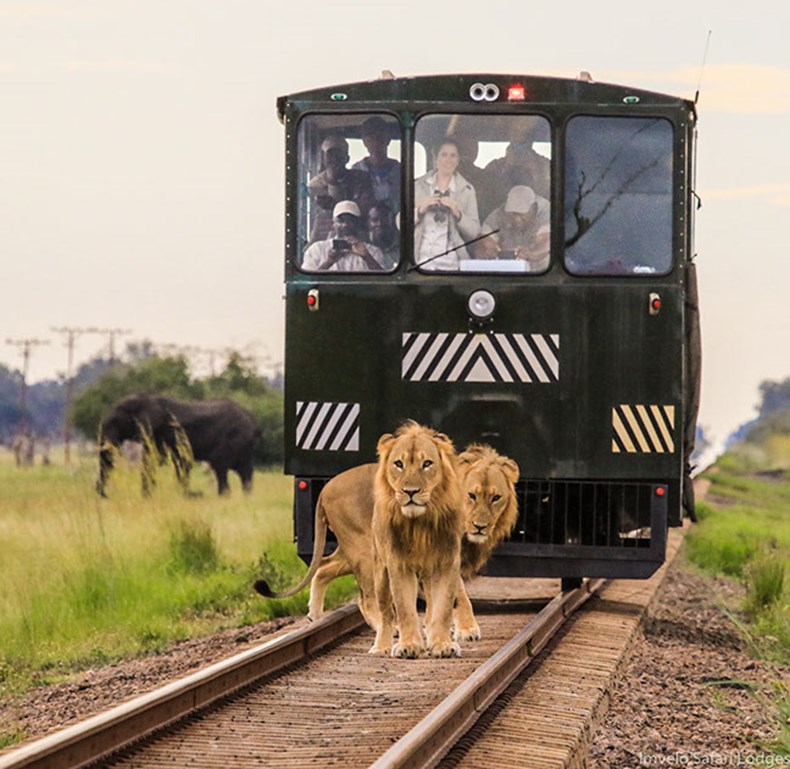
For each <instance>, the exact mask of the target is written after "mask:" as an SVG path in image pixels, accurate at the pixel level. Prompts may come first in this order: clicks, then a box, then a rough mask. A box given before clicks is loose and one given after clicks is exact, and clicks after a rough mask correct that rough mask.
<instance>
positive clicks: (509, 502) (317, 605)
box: [255, 444, 519, 641]
mask: <svg viewBox="0 0 790 769" xmlns="http://www.w3.org/2000/svg"><path fill="white" fill-rule="evenodd" d="M377 467H378V465H376V464H375V463H370V464H365V465H359V466H358V467H353V468H351V469H350V470H346V471H345V472H342V473H340V474H339V475H336V476H335V477H334V478H333V479H332V480H330V481H329V482H328V483H327V484H326V486H324V488H323V490H322V491H321V494H320V496H319V497H318V502H317V505H316V510H315V540H314V545H313V558H312V561H311V563H310V567H309V569H308V571H307V573H306V574H305V576H304V577H303V579H302V580H301V582H300V583H299V584H298V585H297V586H296V587H294V588H291V589H290V590H287V591H285V592H282V593H273V592H272V591H271V589H270V588H269V586H268V585H267V584H266V582H265V581H264V580H258V581H257V582H256V583H255V589H256V590H257V591H258V592H259V593H261V594H262V595H264V596H267V597H275V598H286V597H288V596H292V595H295V594H296V593H298V592H300V591H301V590H303V589H304V588H305V587H306V586H307V584H308V583H310V604H309V611H308V615H307V616H308V617H309V618H310V619H311V620H317V619H319V618H320V617H321V616H322V615H323V613H324V599H325V596H326V590H327V587H328V586H329V584H330V583H331V582H332V580H334V579H336V578H337V577H342V576H344V575H346V574H353V575H354V576H355V577H356V580H357V585H358V586H359V608H360V610H361V612H362V615H363V616H364V617H365V620H366V621H367V623H368V624H369V625H370V626H371V627H372V628H374V629H375V628H376V627H377V626H378V612H377V610H376V607H375V600H374V584H373V571H374V569H373V535H372V533H371V520H372V518H373V482H374V479H375V477H376V470H377ZM457 472H458V474H459V476H460V481H461V486H462V505H463V509H464V514H465V536H464V538H463V540H462V541H461V577H462V579H464V580H466V579H470V578H471V577H473V576H474V575H475V574H477V573H478V572H479V571H480V569H482V567H483V566H484V565H485V563H486V561H488V558H489V556H490V555H491V553H492V552H493V550H494V548H495V547H496V546H497V545H498V544H499V543H500V542H501V541H502V540H503V539H505V537H507V535H508V534H510V532H511V531H512V529H513V526H514V525H515V523H516V518H517V516H518V501H517V499H516V490H515V483H516V481H517V480H518V476H519V468H518V465H517V464H516V463H515V462H514V461H513V460H512V459H509V458H508V457H503V456H501V455H500V454H498V453H497V452H496V451H495V450H494V449H493V448H491V447H490V446H485V445H478V444H473V445H471V446H469V447H467V449H466V451H464V453H462V454H461V455H460V456H459V457H458V467H457ZM327 526H328V527H329V528H330V529H331V530H332V531H333V532H334V533H335V536H336V538H337V543H338V544H337V549H336V550H335V551H334V552H333V553H332V554H331V555H328V556H324V555H323V553H324V545H325V544H326V532H327ZM454 624H455V635H456V638H457V639H458V640H461V641H473V640H478V639H479V638H480V629H479V627H478V625H477V622H476V621H475V619H474V614H473V612H472V607H471V603H470V602H469V599H468V597H467V595H466V590H465V589H464V586H463V582H462V583H461V585H460V589H458V595H457V603H456V608H455V612H454Z"/></svg>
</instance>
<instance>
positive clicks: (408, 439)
mask: <svg viewBox="0 0 790 769" xmlns="http://www.w3.org/2000/svg"><path fill="white" fill-rule="evenodd" d="M452 453H453V447H452V443H451V442H450V439H449V438H447V436H446V435H443V434H442V433H436V432H433V431H431V430H429V429H427V428H422V427H416V428H415V429H410V430H407V431H406V432H404V433H403V434H400V435H399V434H397V433H396V434H395V435H394V436H393V435H387V436H383V437H382V439H381V440H380V441H379V456H380V462H381V463H382V466H383V469H384V472H385V477H386V480H387V483H388V484H389V486H390V488H391V489H392V492H393V494H394V496H395V499H396V501H397V502H398V504H399V505H400V510H401V512H402V513H403V515H405V516H406V517H407V518H417V517H418V516H421V515H423V514H424V513H425V511H426V510H427V507H428V504H429V502H430V501H431V498H432V497H433V496H434V494H435V493H436V491H437V490H438V489H439V488H440V487H441V486H442V484H443V482H444V480H445V474H446V473H447V471H448V467H449V469H450V470H451V471H452V468H451V466H450V456H451V455H452Z"/></svg>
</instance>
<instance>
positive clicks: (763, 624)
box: [686, 435, 790, 664]
mask: <svg viewBox="0 0 790 769" xmlns="http://www.w3.org/2000/svg"><path fill="white" fill-rule="evenodd" d="M783 438H785V439H783ZM789 447H790V437H787V436H784V437H783V436H776V435H774V436H770V440H768V441H766V442H764V443H763V444H761V445H760V446H751V445H747V446H743V445H742V446H739V447H736V449H734V450H733V451H731V452H728V453H727V454H725V455H724V456H722V457H721V458H720V459H719V460H718V461H717V463H716V466H715V468H713V469H712V470H711V471H709V472H708V473H706V477H708V478H709V479H710V481H711V487H710V489H709V491H708V497H707V499H708V501H707V502H705V503H701V504H700V505H699V518H700V522H699V523H698V525H696V526H694V527H693V528H692V529H691V530H690V531H689V534H688V537H687V538H686V546H687V553H688V555H689V558H690V560H691V561H692V563H694V564H696V565H697V566H699V567H700V568H702V569H703V570H705V571H707V572H710V573H712V574H723V575H726V576H729V577H733V578H736V579H738V580H741V581H742V583H743V584H744V586H745V588H746V597H745V599H744V602H743V604H742V606H740V607H738V608H739V611H740V617H739V623H740V626H741V627H742V629H743V631H744V633H745V635H746V636H747V638H748V639H749V640H750V642H751V644H752V646H753V649H754V651H755V653H757V654H758V655H760V656H763V657H766V658H769V659H773V660H776V661H779V662H782V663H784V664H790V580H788V578H787V571H788V568H787V566H788V563H790V476H788V474H787V471H786V470H785V469H784V468H786V467H787V461H788V457H790V451H789V450H788V449H789Z"/></svg>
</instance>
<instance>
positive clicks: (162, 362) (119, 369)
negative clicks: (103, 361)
mask: <svg viewBox="0 0 790 769" xmlns="http://www.w3.org/2000/svg"><path fill="white" fill-rule="evenodd" d="M138 392H149V393H161V394H163V395H171V396H173V397H174V398H185V399H195V400H199V399H201V398H203V397H204V394H205V388H204V386H203V385H202V384H201V383H200V382H193V381H192V379H191V378H190V375H189V365H188V363H187V360H186V358H185V357H184V356H176V357H168V358H160V357H157V356H154V357H147V358H145V359H143V360H142V361H141V362H140V363H137V364H131V363H121V364H117V365H115V366H113V367H112V368H110V369H108V370H107V371H105V372H104V373H103V374H102V375H101V376H100V377H99V378H98V380H96V382H95V383H94V384H92V385H89V386H87V387H84V388H82V389H81V390H79V391H78V393H77V395H76V397H75V398H74V403H73V404H72V410H71V419H72V424H73V425H74V427H75V428H76V429H77V430H79V431H80V432H81V433H82V434H83V435H84V436H86V437H87V438H94V437H96V436H97V435H98V433H99V424H100V422H101V420H102V418H103V417H104V415H105V414H106V413H107V412H108V411H109V410H110V408H112V406H113V404H115V403H116V402H117V401H119V400H120V399H121V398H123V397H124V396H125V395H131V394H132V393H138Z"/></svg>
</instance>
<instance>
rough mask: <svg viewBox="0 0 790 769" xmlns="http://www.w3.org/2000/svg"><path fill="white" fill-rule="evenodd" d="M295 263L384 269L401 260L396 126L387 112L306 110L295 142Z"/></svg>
mask: <svg viewBox="0 0 790 769" xmlns="http://www.w3.org/2000/svg"><path fill="white" fill-rule="evenodd" d="M298 148H299V149H298V151H299V157H298V166H297V169H298V188H297V196H298V202H299V213H298V217H297V227H298V238H299V246H298V254H299V268H300V269H301V270H303V271H305V272H325V271H334V272H382V273H383V272H387V271H391V270H393V269H395V267H397V265H398V262H399V261H400V232H399V230H398V227H399V225H400V220H401V216H400V199H401V193H400V190H401V132H400V124H399V122H398V120H397V119H396V118H394V117H393V116H391V115H386V114H371V113H367V114H354V115H338V114H333V115H315V114H312V115H307V116H305V117H304V118H303V119H302V120H301V122H300V123H299V141H298Z"/></svg>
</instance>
